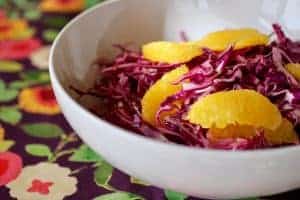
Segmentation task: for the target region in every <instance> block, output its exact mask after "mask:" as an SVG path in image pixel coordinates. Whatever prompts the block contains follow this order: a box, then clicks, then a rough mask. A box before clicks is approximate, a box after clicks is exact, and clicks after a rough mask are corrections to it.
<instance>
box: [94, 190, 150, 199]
mask: <svg viewBox="0 0 300 200" xmlns="http://www.w3.org/2000/svg"><path fill="white" fill-rule="evenodd" d="M93 200H144V198H142V197H140V196H138V195H135V194H131V193H127V192H115V193H110V194H105V195H102V196H99V197H97V198H95V199H93Z"/></svg>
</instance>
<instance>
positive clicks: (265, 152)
mask: <svg viewBox="0 0 300 200" xmlns="http://www.w3.org/2000/svg"><path fill="white" fill-rule="evenodd" d="M121 1H122V0H111V1H105V2H103V3H100V4H99V5H96V6H94V7H92V8H89V9H87V10H86V11H84V12H82V13H80V14H79V15H77V16H76V17H74V18H73V19H72V20H71V21H70V22H68V24H67V25H65V27H64V28H63V29H62V30H61V31H60V33H59V34H58V35H57V37H56V39H55V40H54V42H53V44H52V46H51V50H50V54H49V73H50V78H51V82H52V84H54V85H56V86H57V88H58V89H59V90H60V91H61V92H62V94H63V98H66V99H67V100H68V101H69V102H70V103H72V104H73V106H74V107H75V108H76V109H78V110H80V111H81V112H82V113H83V114H84V115H85V116H87V117H89V118H90V119H92V120H94V121H97V122H98V123H102V124H105V125H107V126H109V127H110V128H113V129H116V130H118V131H121V132H123V134H120V139H121V138H122V137H126V138H129V139H130V140H135V141H137V142H141V143H148V144H152V145H157V146H160V147H164V148H172V149H174V150H175V149H177V150H180V151H185V152H187V153H188V152H189V153H194V154H206V155H210V156H218V155H221V154H222V155H223V156H228V157H232V156H233V157H235V158H236V157H240V158H246V157H253V156H255V157H269V156H275V155H283V154H286V153H291V152H293V153H298V152H299V153H300V145H293V146H287V147H278V148H269V149H255V150H236V151H230V150H221V149H204V148H196V147H191V146H185V145H181V144H176V143H165V142H162V141H159V140H155V139H153V138H149V137H146V136H143V135H139V134H136V133H134V132H133V131H129V130H126V129H124V128H122V127H119V126H117V125H114V124H112V123H109V122H107V121H105V120H103V119H101V118H100V117H98V116H96V115H95V114H93V113H92V112H90V111H88V110H87V109H86V108H85V107H83V106H82V105H80V104H79V103H78V102H77V101H76V100H74V99H73V98H72V97H71V96H70V94H69V93H68V92H66V90H65V89H64V87H63V86H62V84H61V82H60V80H59V79H58V76H57V74H56V69H55V67H54V52H55V51H56V48H57V45H58V44H59V42H60V41H61V38H62V36H63V35H64V34H65V32H67V30H69V29H70V28H71V27H72V26H73V25H74V24H75V23H76V22H77V21H79V20H80V19H81V18H84V17H86V16H87V15H89V14H91V13H92V12H95V11H96V10H98V9H100V8H102V7H105V6H107V5H110V4H114V3H118V2H121Z"/></svg>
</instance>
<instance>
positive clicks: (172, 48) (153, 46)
mask: <svg viewBox="0 0 300 200" xmlns="http://www.w3.org/2000/svg"><path fill="white" fill-rule="evenodd" d="M142 52H143V56H144V58H146V59H148V60H151V61H155V62H165V63H183V62H188V61H190V60H191V59H193V58H194V57H197V56H199V55H201V54H202V50H201V48H200V47H199V45H197V44H194V43H175V42H164V41H160V42H152V43H149V44H146V45H144V46H143V48H142Z"/></svg>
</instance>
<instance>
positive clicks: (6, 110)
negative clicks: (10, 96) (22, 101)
mask: <svg viewBox="0 0 300 200" xmlns="http://www.w3.org/2000/svg"><path fill="white" fill-rule="evenodd" d="M21 118H22V113H21V112H20V111H19V110H18V109H17V108H14V107H0V120H1V121H3V122H6V123H9V124H11V125H15V124H17V123H19V121H20V120H21Z"/></svg>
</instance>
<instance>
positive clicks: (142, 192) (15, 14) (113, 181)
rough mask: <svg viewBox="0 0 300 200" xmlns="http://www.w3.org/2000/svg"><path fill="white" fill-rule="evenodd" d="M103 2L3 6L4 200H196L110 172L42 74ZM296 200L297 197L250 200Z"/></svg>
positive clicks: (0, 124)
mask: <svg viewBox="0 0 300 200" xmlns="http://www.w3.org/2000/svg"><path fill="white" fill-rule="evenodd" d="M100 2H101V0H42V1H36V0H0V199H1V200H9V199H19V200H62V199H66V200H92V199H95V200H96V199H97V200H109V199H114V200H139V199H150V200H163V199H167V200H185V199H194V200H195V199H197V198H192V197H188V196H186V195H183V194H180V193H177V192H175V191H169V190H163V189H159V188H156V187H155V186H151V185H149V184H147V183H144V182H143V181H141V180H138V179H136V178H134V177H130V176H128V175H126V174H124V173H122V172H120V171H119V170H117V169H114V168H113V167H112V166H111V165H109V164H108V163H107V162H105V160H103V159H102V157H101V156H100V155H97V154H96V153H94V152H93V151H92V150H91V149H90V148H89V147H88V146H87V145H85V144H83V143H82V141H81V140H80V139H79V138H78V137H77V136H76V134H74V132H73V131H72V129H71V128H70V127H69V125H68V123H67V122H66V121H65V119H64V117H63V116H62V114H61V112H60V109H59V106H58V105H57V102H56V101H55V98H54V95H53V91H52V89H51V86H50V81H49V74H48V70H47V67H48V55H49V48H50V46H51V43H52V42H53V40H54V39H55V37H56V35H57V33H58V32H59V30H60V29H61V28H62V27H63V26H64V25H65V24H66V23H67V22H68V21H69V20H70V19H72V18H73V17H74V16H76V14H78V13H79V12H81V11H83V10H84V9H87V8H89V7H91V6H94V5H95V4H97V3H100ZM187 184H188V182H187ZM297 197H298V198H299V197H300V192H299V191H294V192H290V193H286V194H282V195H277V196H274V197H264V198H249V199H253V200H254V199H255V200H258V199H261V200H262V199H269V200H271V199H274V200H279V199H282V200H286V199H298V198H297Z"/></svg>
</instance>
